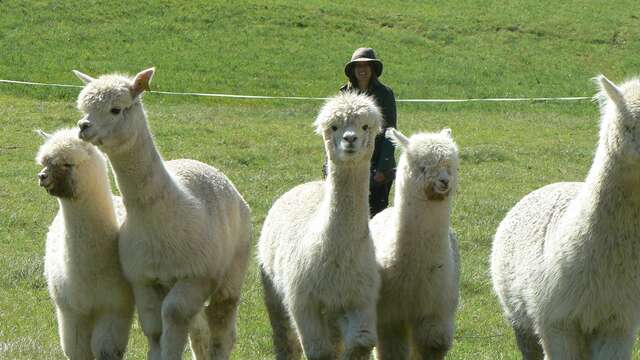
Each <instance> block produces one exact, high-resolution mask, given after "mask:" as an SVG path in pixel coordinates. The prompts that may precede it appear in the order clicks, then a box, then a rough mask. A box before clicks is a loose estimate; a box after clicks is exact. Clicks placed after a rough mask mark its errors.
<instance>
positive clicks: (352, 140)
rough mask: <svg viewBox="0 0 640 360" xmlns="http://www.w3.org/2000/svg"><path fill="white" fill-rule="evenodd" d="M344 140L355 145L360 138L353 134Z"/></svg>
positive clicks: (345, 136) (344, 137) (346, 136)
mask: <svg viewBox="0 0 640 360" xmlns="http://www.w3.org/2000/svg"><path fill="white" fill-rule="evenodd" d="M342 138H343V139H344V140H345V141H346V142H348V143H349V144H353V143H354V142H355V141H356V140H358V137H357V136H356V135H352V134H349V135H344V136H343V137H342Z"/></svg>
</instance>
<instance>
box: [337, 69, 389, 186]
mask: <svg viewBox="0 0 640 360" xmlns="http://www.w3.org/2000/svg"><path fill="white" fill-rule="evenodd" d="M354 80H355V79H354ZM371 81H372V83H371V86H370V87H369V88H368V89H367V90H366V91H364V93H365V94H367V95H370V96H373V98H374V99H375V101H376V104H377V105H378V107H379V108H380V111H381V112H382V132H381V133H380V134H378V136H376V144H375V149H374V151H373V156H372V157H371V171H372V173H375V172H383V173H384V177H385V178H386V180H385V183H386V182H388V181H390V180H393V179H394V178H395V167H396V159H395V157H394V152H395V147H394V146H393V143H391V140H389V139H387V137H386V136H385V132H386V130H387V129H388V128H390V127H392V128H395V127H396V98H395V96H394V94H393V90H391V88H389V87H387V86H385V85H384V84H383V83H381V82H380V81H378V80H377V79H372V80H371ZM352 83H354V82H352ZM340 91H342V92H344V91H361V90H359V89H357V88H354V87H352V86H351V84H347V85H344V86H343V87H341V88H340Z"/></svg>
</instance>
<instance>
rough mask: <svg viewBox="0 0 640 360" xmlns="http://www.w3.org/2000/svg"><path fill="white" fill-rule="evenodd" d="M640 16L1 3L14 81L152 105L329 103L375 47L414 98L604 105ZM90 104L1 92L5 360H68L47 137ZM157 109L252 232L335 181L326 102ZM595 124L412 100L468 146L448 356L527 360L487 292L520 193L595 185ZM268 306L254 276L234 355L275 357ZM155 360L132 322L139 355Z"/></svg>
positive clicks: (532, 10)
mask: <svg viewBox="0 0 640 360" xmlns="http://www.w3.org/2000/svg"><path fill="white" fill-rule="evenodd" d="M637 10H640V4H638V3H637V1H617V2H616V3H615V5H603V4H602V2H598V1H595V0H593V1H592V0H588V1H580V2H565V3H562V4H557V3H556V2H553V1H512V2H508V3H505V2H500V1H484V2H475V1H458V2H455V3H452V2H444V1H433V2H429V4H423V2H421V1H402V2H400V1H388V2H384V3H376V4H375V5H372V4H371V3H370V2H348V3H341V2H340V3H338V2H328V1H318V0H311V1H307V2H305V3H304V4H298V3H297V2H295V1H291V0H280V1H272V2H269V4H264V3H263V2H258V1H254V2H249V1H236V2H233V3H231V2H229V3H228V2H223V1H192V2H188V3H183V2H177V1H171V2H163V3H162V4H161V3H159V2H156V1H143V2H137V3H136V4H132V3H127V4H126V5H125V3H124V2H123V3H122V4H119V3H117V2H116V3H113V4H110V5H108V6H107V5H101V3H100V2H93V1H91V2H79V1H78V2H76V1H65V2H62V1H60V2H57V1H28V2H18V1H0V14H2V15H0V79H15V80H31V81H43V82H59V83H67V84H78V83H79V82H78V81H77V80H76V79H75V78H74V77H73V75H72V74H71V72H70V70H71V69H72V68H77V69H80V70H82V71H84V72H86V73H88V74H91V75H98V74H101V73H104V72H111V71H123V72H128V73H135V72H137V71H139V70H141V69H143V68H145V67H148V66H151V65H155V66H157V72H156V75H155V77H154V80H153V84H152V88H153V89H154V90H164V91H202V92H218V93H235V94H251V95H279V96H328V95H331V94H333V93H334V92H335V91H336V88H337V87H338V85H339V84H340V83H342V82H343V81H344V79H343V77H344V76H343V74H342V67H343V65H344V63H345V62H346V60H348V58H349V57H350V55H351V52H352V51H353V49H354V48H356V47H359V46H364V45H368V46H372V47H374V48H375V49H376V50H377V51H378V53H379V55H380V57H381V58H382V60H383V61H384V63H385V72H384V75H383V77H382V80H383V81H384V82H385V83H387V84H388V85H389V86H391V87H392V88H393V89H394V91H395V92H396V95H397V96H398V97H399V98H405V99H406V98H462V97H474V98H475V97H519V96H526V97H529V96H531V97H538V96H591V95H593V93H594V87H593V85H592V84H591V83H590V81H589V78H591V77H593V76H594V75H596V74H598V73H605V74H607V76H609V78H610V79H612V80H614V81H620V80H622V79H623V78H625V77H628V76H631V75H634V74H637V73H638V69H640V57H639V56H638V54H639V53H640V18H639V15H638V14H640V12H639V11H637ZM77 93H78V91H77V90H76V89H54V88H32V87H25V86H21V85H15V86H10V85H6V84H0V129H2V131H1V132H0V359H60V358H63V356H62V352H61V350H60V347H59V345H58V338H57V333H56V327H55V326H56V325H55V319H54V313H53V306H52V305H51V302H50V300H49V298H48V295H47V292H46V288H45V284H44V279H43V276H42V257H43V254H44V242H43V240H44V237H45V234H46V230H47V225H48V224H49V223H50V221H51V220H52V219H53V216H54V214H55V212H56V210H57V203H56V201H55V200H54V199H53V198H51V197H49V196H48V195H47V194H46V193H45V192H44V191H43V190H42V189H40V188H39V187H38V186H37V181H36V178H35V175H36V173H37V172H38V171H39V168H38V166H37V165H36V164H35V162H34V161H33V158H34V156H35V152H36V150H37V147H38V145H39V143H40V139H39V138H38V137H37V136H36V135H35V134H33V132H32V130H33V129H36V128H42V129H45V130H47V131H50V130H54V129H56V128H59V127H63V126H74V124H75V122H76V121H77V120H78V119H79V113H78V112H77V110H76V109H75V97H76V96H77ZM145 105H146V109H147V112H148V114H149V120H150V123H151V127H152V130H153V132H154V134H155V137H156V142H157V145H158V147H159V149H160V151H161V153H162V154H163V156H164V157H165V158H166V159H172V158H181V157H188V158H193V159H198V160H201V161H204V162H207V163H210V164H212V165H214V166H216V167H218V168H219V169H221V170H222V171H224V172H225V173H226V174H227V175H228V176H229V177H230V178H231V179H232V180H233V181H234V182H235V184H236V185H237V187H238V188H239V190H240V191H241V192H242V194H243V195H244V196H245V198H246V199H247V200H248V202H249V204H250V205H251V207H252V210H253V222H254V229H255V234H256V235H257V234H259V231H260V228H261V225H262V221H263V219H264V217H265V215H266V212H267V210H268V209H269V207H270V206H271V204H272V203H273V201H274V200H275V199H276V198H277V197H278V196H280V195H281V194H283V193H284V192H285V191H287V190H288V189H290V188H291V187H293V186H295V185H297V184H299V183H302V182H305V181H309V180H313V179H317V178H319V176H320V166H321V163H322V147H321V143H320V139H319V138H318V137H317V136H316V135H314V134H313V130H312V127H311V122H312V121H313V119H314V116H315V114H316V112H317V110H318V108H319V106H320V102H317V101H288V102H287V101H266V100H224V99H212V98H207V99H202V98H194V97H171V96H165V95H159V94H148V95H147V96H146V97H145ZM597 121H598V110H597V108H596V106H595V104H593V103H591V102H588V101H581V102H564V103H553V102H536V103H506V104H503V103H501V104H497V103H465V104H407V103H400V104H399V107H398V123H399V127H400V129H401V130H402V131H403V132H405V133H408V134H410V133H412V132H415V131H420V130H439V129H440V128H442V127H445V126H447V127H450V128H452V129H453V135H454V138H455V139H456V141H457V142H458V144H459V146H460V149H461V157H462V163H461V169H460V177H461V179H460V190H459V192H458V195H457V197H456V200H455V208H454V212H453V226H454V228H455V230H456V232H457V233H458V237H459V239H460V247H461V258H462V279H461V296H462V299H461V305H460V309H459V312H458V319H457V330H456V342H455V344H454V348H453V350H452V352H451V353H450V358H452V359H515V358H518V355H517V352H516V347H515V341H514V339H513V336H512V334H511V331H510V328H509V327H508V326H507V325H506V324H505V322H504V320H503V319H502V314H501V311H500V309H499V306H498V304H497V300H496V298H495V296H494V295H493V293H492V290H491V282H490V277H489V274H488V254H489V251H490V247H491V238H492V235H493V233H494V232H495V229H496V227H497V224H498V223H499V222H500V220H501V219H502V217H503V216H504V214H505V213H506V211H507V210H508V209H509V208H510V207H512V206H513V205H514V204H515V202H516V201H518V199H520V198H521V197H522V196H523V195H524V194H526V193H528V192H529V191H531V190H533V189H535V188H538V187H540V186H542V185H545V184H548V183H551V182H556V181H561V180H569V181H571V180H574V181H575V180H581V179H583V178H584V176H585V174H586V171H587V169H588V168H589V165H590V162H591V158H592V155H593V151H594V149H595V142H596V140H597V128H598V123H597ZM261 296H262V295H261V288H260V284H259V281H258V278H257V272H256V267H255V264H252V265H251V268H250V271H249V275H248V278H247V280H246V282H245V287H244V290H243V300H242V304H241V308H240V314H239V323H238V330H239V339H238V342H237V345H236V348H235V351H234V356H233V358H234V359H268V358H272V357H273V356H272V355H271V352H270V349H271V344H270V332H271V330H270V328H269V325H268V321H267V316H266V313H265V309H264V305H263V303H262V299H261ZM145 352H146V343H145V340H144V339H143V337H142V335H141V331H140V329H139V327H138V326H137V325H135V329H134V331H133V336H132V338H131V340H130V343H129V351H128V356H127V358H128V359H143V358H144V357H145V356H144V354H145ZM635 358H640V352H639V351H638V350H636V352H635Z"/></svg>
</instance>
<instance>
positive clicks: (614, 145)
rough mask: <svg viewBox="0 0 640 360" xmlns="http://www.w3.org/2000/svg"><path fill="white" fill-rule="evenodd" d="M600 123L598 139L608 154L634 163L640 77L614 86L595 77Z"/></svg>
mask: <svg viewBox="0 0 640 360" xmlns="http://www.w3.org/2000/svg"><path fill="white" fill-rule="evenodd" d="M596 82H597V84H598V85H599V87H600V92H599V93H598V94H597V95H596V96H595V99H596V100H597V101H598V102H599V104H600V111H601V112H602V121H601V124H600V139H601V142H603V143H604V144H605V145H606V146H607V148H608V151H610V152H613V153H618V154H621V155H623V156H625V157H627V158H629V159H630V160H631V161H633V162H634V163H635V162H637V161H638V160H639V159H640V78H633V79H631V80H628V81H625V82H624V83H622V84H621V85H616V84H614V83H613V82H611V81H610V80H609V79H607V78H606V77H605V76H604V75H600V76H598V77H597V78H596Z"/></svg>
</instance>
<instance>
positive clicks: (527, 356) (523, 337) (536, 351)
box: [513, 327, 544, 360]
mask: <svg viewBox="0 0 640 360" xmlns="http://www.w3.org/2000/svg"><path fill="white" fill-rule="evenodd" d="M513 330H514V332H515V335H516V341H517V342H518V349H520V352H522V358H523V359H524V360H542V359H543V358H544V352H543V351H542V346H541V345H540V338H539V337H538V336H537V335H536V334H535V332H534V331H533V329H523V328H519V327H517V328H514V329H513Z"/></svg>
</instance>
